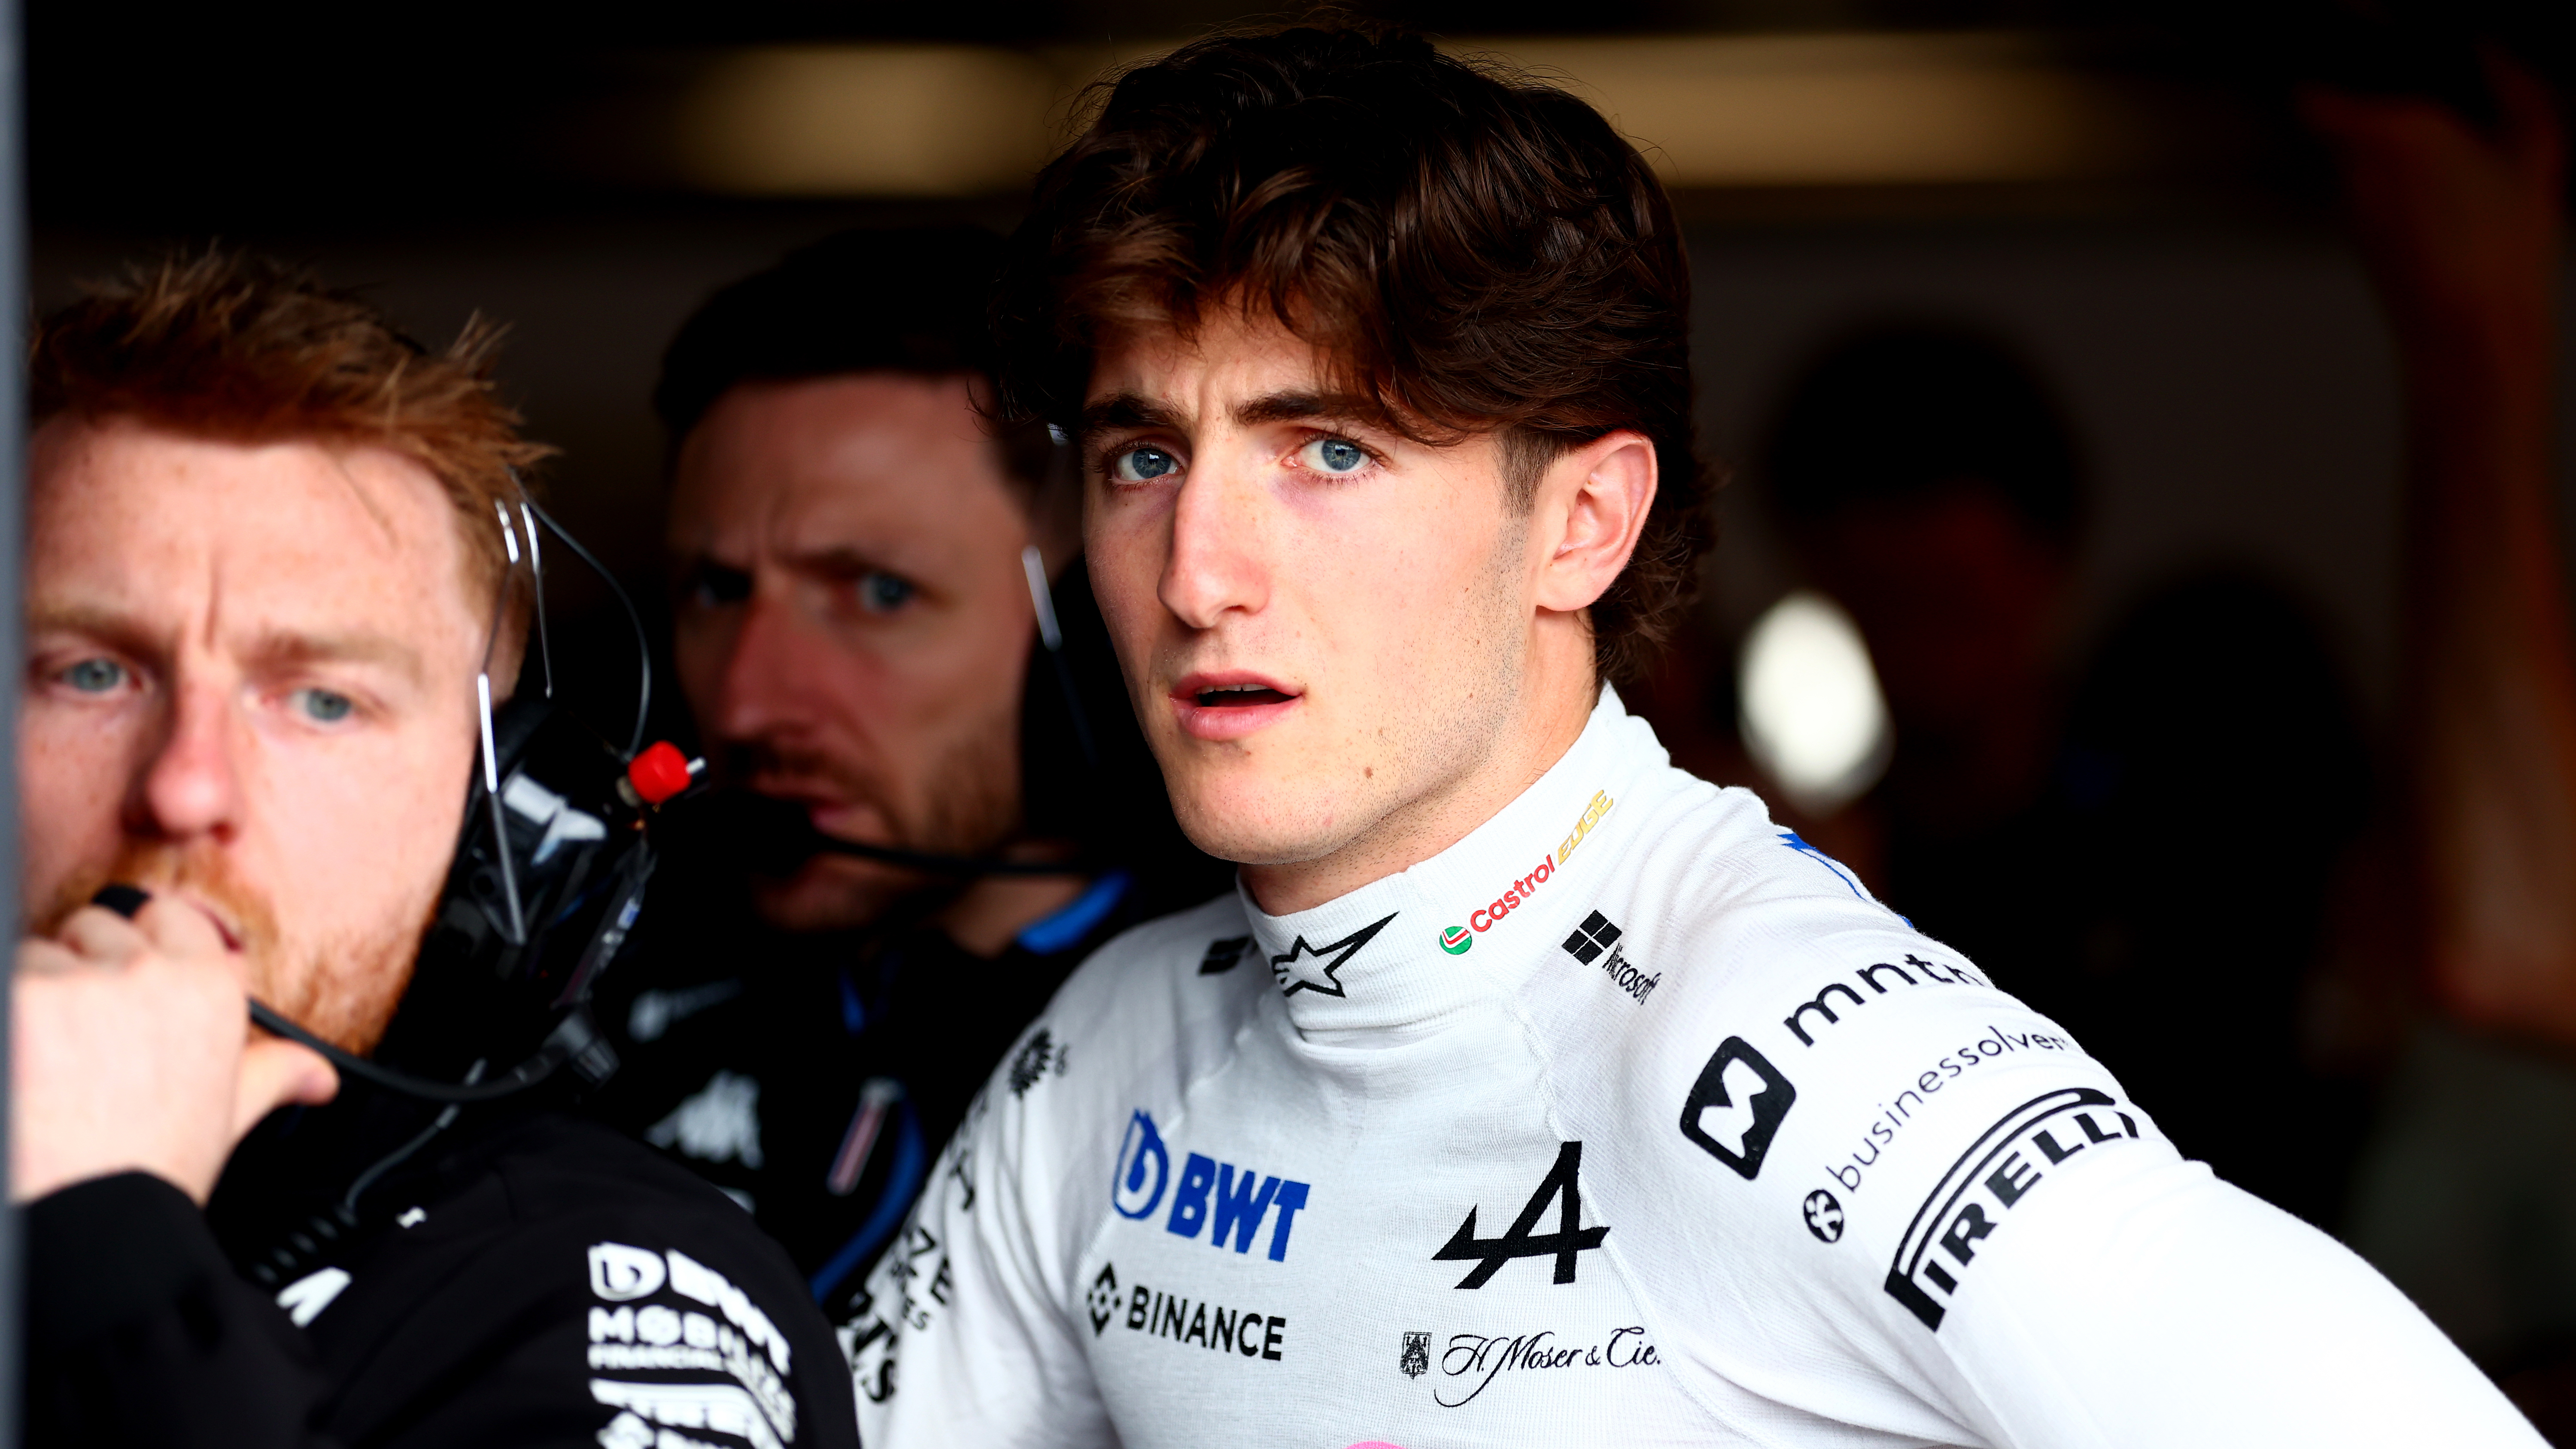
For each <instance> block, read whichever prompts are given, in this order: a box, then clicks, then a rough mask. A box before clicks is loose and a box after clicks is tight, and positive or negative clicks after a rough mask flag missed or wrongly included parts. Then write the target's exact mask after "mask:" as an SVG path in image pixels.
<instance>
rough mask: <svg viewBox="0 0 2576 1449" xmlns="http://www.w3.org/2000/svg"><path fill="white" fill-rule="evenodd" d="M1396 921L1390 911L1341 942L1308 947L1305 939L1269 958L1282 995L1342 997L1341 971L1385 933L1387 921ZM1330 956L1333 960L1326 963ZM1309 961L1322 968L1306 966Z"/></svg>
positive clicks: (1302, 938)
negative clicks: (1299, 994) (1300, 994)
mask: <svg viewBox="0 0 2576 1449" xmlns="http://www.w3.org/2000/svg"><path fill="white" fill-rule="evenodd" d="M1394 919H1395V913H1394V912H1392V911H1390V912H1388V913H1387V914H1386V915H1385V916H1384V917H1382V918H1380V919H1378V920H1375V921H1371V922H1370V923H1369V924H1367V925H1365V926H1362V927H1360V928H1359V929H1358V930H1356V931H1353V932H1351V933H1350V934H1349V935H1347V936H1344V937H1343V938H1342V939H1340V940H1338V941H1334V942H1331V943H1329V944H1327V945H1323V946H1309V945H1307V944H1306V938H1305V937H1303V936H1299V937H1298V938H1297V939H1296V941H1295V943H1294V944H1292V945H1290V946H1289V948H1288V950H1287V952H1286V954H1284V955H1279V956H1273V957H1271V958H1270V974H1271V975H1273V976H1276V977H1278V978H1279V994H1280V995H1282V996H1294V995H1296V994H1297V993H1298V992H1300V991H1312V992H1314V993H1315V994H1316V995H1318V996H1340V995H1342V978H1341V969H1342V967H1344V966H1345V965H1347V964H1349V962H1350V959H1351V958H1352V957H1353V956H1356V955H1358V954H1359V953H1360V948H1361V947H1362V946H1365V945H1367V944H1368V943H1369V941H1370V939H1371V938H1373V937H1375V936H1376V935H1377V933H1378V932H1380V931H1383V930H1385V929H1386V925H1387V922H1388V921H1392V920H1394ZM1327 956H1330V957H1331V958H1332V959H1331V960H1325V957H1327ZM1309 961H1313V962H1318V963H1320V964H1318V965H1307V964H1305V963H1307V962H1309Z"/></svg>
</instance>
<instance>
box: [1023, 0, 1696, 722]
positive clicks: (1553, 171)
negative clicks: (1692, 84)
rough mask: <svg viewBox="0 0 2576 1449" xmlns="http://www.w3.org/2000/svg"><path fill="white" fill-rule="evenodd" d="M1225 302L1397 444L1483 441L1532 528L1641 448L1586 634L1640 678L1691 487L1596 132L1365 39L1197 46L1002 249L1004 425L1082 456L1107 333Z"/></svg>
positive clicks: (1647, 183)
mask: <svg viewBox="0 0 2576 1449" xmlns="http://www.w3.org/2000/svg"><path fill="white" fill-rule="evenodd" d="M1238 302H1239V303H1240V304H1242V305H1243V306H1245V307H1247V308H1251V309H1256V310H1260V311H1266V312H1267V313H1269V314H1270V315H1271V316H1274V317H1276V318H1277V320H1278V321H1279V323H1280V324H1281V325H1282V326H1284V327H1286V328H1288V329H1289V330H1290V331H1291V332H1292V333H1295V334H1296V335H1298V336H1300V337H1303V338H1305V339H1307V340H1308V341H1311V342H1314V343H1316V344H1317V345H1319V346H1320V347H1322V348H1323V349H1324V350H1325V352H1326V353H1327V354H1328V355H1329V356H1331V357H1332V358H1333V359H1334V360H1335V363H1336V365H1337V366H1338V367H1339V368H1341V369H1342V370H1343V372H1344V374H1345V375H1344V377H1343V378H1342V379H1340V381H1341V382H1342V383H1343V384H1344V385H1345V386H1347V387H1348V388H1349V389H1350V390H1351V391H1352V392H1353V393H1355V394H1356V395H1358V396H1360V397H1362V398H1364V399H1367V400H1369V401H1370V402H1371V403H1372V404H1373V405H1374V406H1375V407H1376V409H1377V411H1378V412H1379V414H1380V415H1381V417H1382V419H1383V420H1384V421H1385V422H1386V423H1387V424H1388V425H1389V426H1391V427H1394V428H1396V429H1398V430H1399V431H1402V432H1404V433H1406V434H1407V435H1409V436H1413V437H1416V438H1419V439H1422V440H1425V441H1431V442H1451V441H1456V440H1459V439H1462V438H1465V437H1467V436H1471V435H1475V434H1479V433H1489V432H1491V433H1499V434H1500V441H1501V443H1502V445H1503V458H1504V463H1505V471H1506V481H1507V483H1508V484H1509V486H1510V487H1511V488H1512V490H1513V501H1514V502H1516V503H1517V504H1519V505H1520V506H1523V507H1526V506H1527V503H1528V500H1529V498H1530V494H1531V490H1533V489H1534V488H1535V487H1536V486H1537V480H1538V477H1539V475H1540V473H1541V471H1542V470H1543V469H1544V468H1545V467H1546V465H1547V464H1548V463H1549V462H1551V461H1553V460H1554V459H1555V458H1556V457H1557V456H1558V455H1560V454H1561V453H1563V452H1565V451H1566V450H1568V449H1570V448H1573V447H1577V446H1580V445H1581V444H1583V443H1585V442H1588V441H1590V440H1592V439H1594V438H1598V437H1600V436H1602V435H1604V434H1606V433H1610V432H1613V431H1616V430H1618V429H1622V428H1634V429H1636V430H1638V431H1639V432H1642V433H1644V434H1645V435H1646V436H1647V437H1648V438H1650V439H1652V440H1653V442H1654V445H1655V452H1656V457H1657V460H1658V462H1659V464H1660V472H1661V475H1662V483H1661V486H1660V488H1659V490H1658V492H1657V495H1656V498H1655V504H1654V508H1653V510H1652V512H1651V513H1650V514H1649V515H1648V518H1647V522H1646V527H1645V532H1644V534H1643V536H1642V537H1640V539H1639V540H1638V544H1637V550H1636V553H1635V555H1634V556H1633V558H1632V559H1631V560H1630V562H1629V565H1628V567H1627V569H1626V571H1625V572H1623V573H1622V574H1621V575H1620V576H1619V578H1618V579H1617V580H1616V581H1615V582H1613V583H1612V584H1611V586H1610V589H1609V591H1608V592H1606V593H1605V594H1603V595H1602V597H1601V599H1600V600H1599V601H1598V602H1596V603H1595V604H1594V605H1593V606H1592V610H1591V617H1592V629H1593V647H1594V659H1595V663H1596V665H1597V666H1598V668H1599V671H1600V673H1601V676H1602V677H1603V678H1605V679H1610V680H1618V679H1624V678H1627V677H1629V676H1631V675H1633V674H1634V673H1635V672H1636V671H1637V670H1638V669H1639V667H1640V666H1642V665H1643V663H1644V662H1645V660H1646V658H1647V656H1648V654H1649V652H1650V651H1651V648H1652V647H1653V646H1654V645H1655V644H1658V643H1660V642H1661V641H1662V640H1663V639H1664V637H1665V636H1666V634H1667V633H1668V632H1669V630H1670V627H1671V624H1672V621H1673V619H1674V617H1675V615H1677V614H1678V612H1679V611H1680V609H1681V606H1682V604H1683V601H1684V599H1685V598H1686V597H1687V594H1688V592H1689V588H1690V584H1691V582H1692V579H1693V574H1694V565H1695V563H1696V561H1697V558H1698V556H1699V554H1700V553H1701V551H1702V550H1704V549H1705V548H1706V547H1707V541H1708V527H1707V510H1706V507H1705V504H1706V498H1707V484H1706V479H1705V476H1704V474H1703V473H1702V471H1701V469H1700V466H1699V464H1698V461H1697V459H1696V457H1695V456H1694V453H1693V449H1692V438H1691V378H1690V272H1689V266H1688V263H1687V260H1686V259H1685V257H1684V254H1683V251H1682V246H1681V238H1680V233H1679V232H1678V231H1677V230H1676V228H1675V226H1674V222H1673V216H1672V207H1671V204H1670V202H1669V201H1668V200H1667V199H1666V197H1665V195H1664V191H1663V187H1662V186H1661V185H1660V184H1659V183H1658V182H1657V181H1656V179H1655V176H1654V173H1653V172H1652V171H1651V170H1649V169H1648V167H1647V165H1646V163H1645V161H1644V160H1643V159H1642V158H1640V157H1639V156H1638V154H1637V151H1636V148H1635V147H1633V146H1631V145H1629V144H1628V143H1627V142H1626V141H1625V140H1623V139H1622V138H1621V137H1620V136H1619V134H1618V132H1616V131H1615V130H1613V129H1612V128H1611V126H1610V123H1609V122H1607V121H1605V120H1603V119H1602V117H1601V114H1600V113H1599V112H1597V111H1595V110H1593V109H1592V107H1590V106H1588V105H1585V104H1584V103H1583V102H1582V101H1579V100H1577V99H1575V98H1574V97H1573V96H1571V95H1568V94H1566V93H1565V92H1564V91H1561V90H1558V89H1555V88H1554V87H1551V86H1546V85H1541V84H1539V83H1537V82H1535V81H1532V80H1530V79H1528V78H1527V77H1525V76H1522V75H1519V74H1517V73H1514V72H1511V71H1508V70H1506V69H1504V68H1503V67H1501V66H1499V65H1493V64H1485V63H1474V62H1469V61H1464V60H1459V59H1456V58H1453V57H1449V56H1444V55H1442V54H1440V53H1439V52H1438V51H1436V50H1434V49H1433V48H1432V46H1431V43H1430V42H1429V41H1427V40H1425V39H1423V38H1422V37H1420V36H1418V35H1413V34H1409V33H1403V32H1373V31H1369V30H1364V29H1361V28H1341V29H1318V28H1313V27H1304V28H1298V29H1292V30H1285V31H1280V32H1277V33H1273V34H1267V35H1258V36H1233V37H1219V38H1215V39H1210V40H1202V41H1198V42H1196V43H1194V44H1191V45H1186V46H1183V47H1182V48H1181V49H1179V50H1177V51H1174V52H1173V53H1172V54H1170V55H1168V56H1166V57H1164V58H1163V59H1161V60H1158V61H1154V62H1152V63H1150V64H1147V65H1143V66H1139V67H1137V68H1135V69H1132V70H1130V71H1128V72H1126V73H1125V74H1124V75H1123V76H1120V77H1119V78H1118V79H1117V80H1116V81H1115V82H1113V83H1108V89H1107V91H1106V94H1105V96H1104V97H1102V99H1101V103H1100V112H1099V115H1098V117H1097V118H1096V119H1095V120H1094V121H1093V122H1092V124H1091V126H1090V128H1089V129H1088V130H1087V131H1086V132H1085V133H1084V134H1083V135H1082V137H1081V138H1080V139H1078V140H1076V141H1075V142H1074V143H1073V145H1072V146H1071V147H1070V148H1069V149H1068V150H1066V151H1065V152H1064V154H1062V155H1060V156H1058V157H1057V158H1056V159H1055V160H1054V161H1053V162H1051V163H1050V164H1049V165H1048V166H1047V168H1046V169H1045V170H1044V171H1043V172H1041V173H1040V174H1039V177H1038V182H1037V189H1036V195H1035V203H1034V207H1033V209H1032V211H1031V213H1030V216H1029V218H1028V220H1027V221H1026V222H1025V223H1024V224H1023V225H1022V226H1021V228H1020V230H1019V232H1018V234H1017V235H1016V236H1015V237H1014V238H1013V240H1012V244H1011V255H1010V258H1009V261H1008V264H1007V267H1006V269H1005V271H1004V274H1003V282H1002V288H1001V292H1000V294H999V300H998V301H997V302H996V304H995V312H994V318H995V330H996V332H997V334H998V336H999V340H1000V345H1001V347H1002V349H1003V359H1004V371H1003V374H1002V395H1003V400H1004V403H1005V405H1006V407H1008V408H1009V409H1010V410H1011V411H1012V412H1013V413H1014V414H1015V415H1019V416H1030V417H1042V418H1045V419H1047V420H1048V421H1050V422H1053V423H1056V424H1058V425H1061V426H1064V427H1066V428H1071V427H1073V426H1074V425H1075V424H1076V423H1077V422H1078V420H1079V416H1080V413H1081V410H1082V404H1083V393H1084V389H1085V388H1086V387H1087V386H1088V384H1089V382H1090V373H1091V366H1092V356H1093V350H1094V347H1095V345H1096V343H1097V341H1098V339H1099V337H1100V336H1101V334H1102V331H1103V329H1104V328H1108V327H1114V326H1117V325H1120V324H1123V323H1127V322H1131V321H1150V322H1168V323H1171V324H1174V325H1177V326H1181V327H1183V328H1188V327H1190V326H1193V325H1195V323H1196V321H1197V319H1198V317H1199V315H1200V311H1201V309H1202V308H1204V307H1207V306H1211V305H1227V304H1231V303H1238Z"/></svg>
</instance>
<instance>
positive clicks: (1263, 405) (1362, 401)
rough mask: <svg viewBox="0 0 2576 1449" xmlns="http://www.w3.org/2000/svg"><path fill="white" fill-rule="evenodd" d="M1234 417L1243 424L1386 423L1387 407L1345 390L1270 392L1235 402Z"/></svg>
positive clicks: (1373, 424)
mask: <svg viewBox="0 0 2576 1449" xmlns="http://www.w3.org/2000/svg"><path fill="white" fill-rule="evenodd" d="M1234 420H1235V422H1236V424H1237V425H1239V426H1242V427H1247V428H1250V427H1258V426H1260V425H1261V424H1263V423H1295V422H1307V421H1313V422H1336V423H1366V424H1369V425H1371V426H1374V427H1384V426H1385V425H1386V409H1385V408H1383V407H1381V406H1379V405H1378V403H1377V402H1376V401H1375V400H1374V399H1371V398H1367V397H1362V396H1360V395H1359V394H1357V393H1344V392H1304V391H1298V392H1273V393H1264V394H1263V395H1262V396H1260V397H1257V398H1253V399H1250V400H1249V401H1246V402H1241V403H1237V404H1235V408H1234Z"/></svg>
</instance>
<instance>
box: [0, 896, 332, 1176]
mask: <svg viewBox="0 0 2576 1449" xmlns="http://www.w3.org/2000/svg"><path fill="white" fill-rule="evenodd" d="M12 997H13V1002H14V1015H13V1017H12V1028H13V1030H12V1037H11V1057H10V1062H11V1067H12V1072H11V1078H12V1080H11V1095H10V1149H11V1150H10V1198H11V1200H12V1201H15V1202H27V1201H31V1200H33V1199H35V1198H38V1197H42V1196H44V1195H45V1194H46V1193H49V1192H52V1191H53V1190H54V1189H56V1188H59V1187H65V1186H68V1185H70V1184H72V1183H76V1182H82V1181H85V1180H87V1179H90V1178H94V1177H104V1176H107V1175H109V1174H112V1173H118V1172H133V1171H140V1172H149V1173H152V1174H153V1175H155V1176H157V1177H161V1178H164V1179H167V1180H168V1181H170V1182H172V1183H174V1184H176V1185H177V1186H178V1187H179V1188H180V1189H181V1190H182V1191H184V1192H186V1193H187V1194H188V1195H189V1196H190V1197H191V1198H194V1199H196V1200H197V1201H198V1202H200V1203H203V1202H204V1201H205V1200H206V1197H207V1195H208V1194H209V1193H211V1192H213V1191H214V1186H215V1178H216V1177H217V1175H218V1174H220V1173H221V1172H222V1171H223V1165H224V1161H225V1159H226V1158H228V1157H230V1156H231V1155H232V1150H233V1147H234V1146H235V1144H237V1143H239V1142H240V1141H241V1139H242V1136H243V1134H245V1133H247V1132H249V1131H250V1129H251V1128H252V1127H253V1126H255V1125H257V1124H258V1122H259V1120H260V1119H261V1118H262V1117H265V1116H267V1115H268V1113H269V1112H270V1111H272V1110H274V1109H275V1108H277V1107H280V1106H283V1105H285V1104H287V1103H289V1102H306V1103H319V1102H326V1101H329V1100H330V1099H331V1096H332V1094H333V1093H335V1092H336V1091H337V1090H338V1089H339V1078H338V1077H337V1075H335V1074H334V1073H333V1072H332V1070H331V1067H330V1065H329V1064H328V1063H326V1062H324V1061H323V1060H322V1058H321V1057H319V1056H317V1055H316V1054H314V1053H313V1052H311V1051H308V1050H306V1049H305V1048H303V1047H300V1046H296V1045H294V1044H292V1043H289V1042H282V1041H277V1040H275V1039H273V1038H270V1037H268V1036H267V1035H266V1034H264V1033H261V1034H258V1035H257V1036H256V1039H254V1035H253V1033H252V1032H251V1031H250V1028H249V1026H248V992H247V986H246V977H245V972H244V966H243V962H242V958H241V957H240V955H239V954H237V953H235V952H231V951H227V950H226V949H224V941H223V937H222V935H221V933H220V932H218V931H217V929H216V927H215V924H214V922H213V921H211V920H209V919H208V918H207V917H206V916H205V914H204V913H203V912H201V911H198V910H196V909H195V908H193V907H191V906H188V905H186V904H184V903H183V902H180V901H177V900H173V899H167V898H164V899H159V900H151V901H147V902H146V903H144V904H143V906H142V907H141V909H139V910H137V911H136V912H135V913H134V918H133V919H132V920H130V921H129V920H126V919H124V918H122V917H120V916H119V915H117V914H116V913H115V912H113V911H110V910H108V909H106V908H104V907H101V906H89V907H85V908H83V909H81V910H78V911H74V912H73V913H72V914H71V915H70V916H68V917H67V918H65V920H64V922H63V925H62V929H61V930H60V932H59V933H58V934H57V935H56V936H55V938H53V939H51V940H42V939H38V940H28V941H24V942H22V943H20V945H19V949H18V975H17V979H16V982H15V984H14V988H13V993H12Z"/></svg>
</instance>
